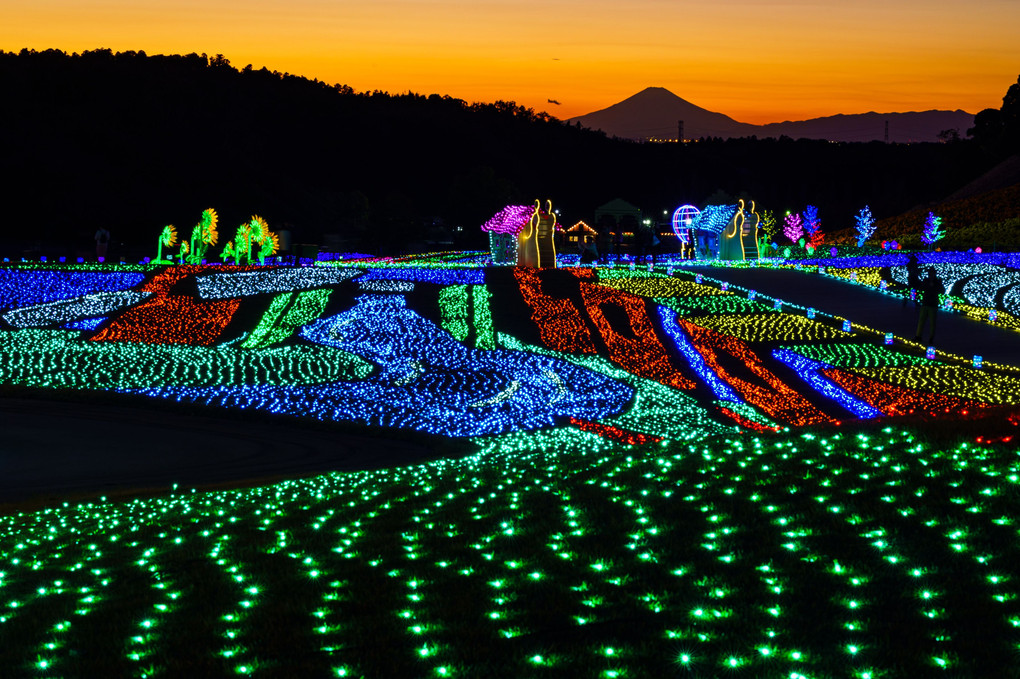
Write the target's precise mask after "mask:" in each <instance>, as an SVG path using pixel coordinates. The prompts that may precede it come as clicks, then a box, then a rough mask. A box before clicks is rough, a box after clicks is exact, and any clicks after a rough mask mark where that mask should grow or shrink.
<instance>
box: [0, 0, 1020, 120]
mask: <svg viewBox="0 0 1020 679" xmlns="http://www.w3.org/2000/svg"><path fill="white" fill-rule="evenodd" d="M1018 27H1020V0H972V1H971V2H961V1H955V0H953V1H950V0H852V1H849V0H774V1H773V0H768V1H766V0H699V1H698V2H690V1H687V0H629V1H624V0H618V1H614V2H610V1H608V0H542V1H541V2H539V1H533V0H362V1H360V2H350V1H348V0H286V1H280V0H178V1H173V2H165V1H157V0H101V1H100V0H3V2H2V3H0V49H3V50H5V51H17V50H20V49H22V48H24V47H28V48H32V49H36V50H43V49H47V48H57V49H61V50H64V51H66V52H80V51H83V50H87V49H95V48H98V47H107V48H110V49H113V50H115V51H124V50H144V51H145V52H146V53H148V54H168V53H188V52H198V53H202V52H205V53H207V54H209V55H213V54H223V55H224V56H226V57H227V58H228V59H230V61H231V63H232V64H233V65H234V66H235V67H238V68H241V67H243V66H245V65H246V64H249V63H250V64H252V65H253V66H254V67H255V68H261V67H263V66H265V67H267V68H269V69H271V70H277V71H281V72H289V73H293V74H299V75H304V76H307V77H309V78H318V79H320V80H324V81H326V82H329V83H345V84H347V85H350V86H351V87H353V88H354V89H355V90H359V91H361V90H377V89H378V90H385V91H389V92H391V93H399V92H406V91H409V90H410V91H413V92H418V93H422V94H431V93H439V94H449V95H451V96H454V97H458V98H461V99H465V100H467V101H469V102H475V101H484V102H490V101H495V100H497V99H503V100H513V101H516V102H517V103H519V104H523V105H525V106H528V107H532V108H535V109H536V110H540V111H541V110H545V111H548V112H549V113H550V114H552V115H555V116H556V117H559V118H564V119H565V118H569V117H571V116H576V115H582V114H584V113H589V112H591V111H595V110H598V109H601V108H605V107H606V106H609V105H611V104H613V103H616V102H618V101H620V100H622V99H624V98H626V97H628V96H630V95H632V94H634V93H636V92H638V91H640V90H642V89H644V88H645V87H648V86H659V87H665V88H667V89H669V90H671V91H673V92H674V93H676V94H677V95H679V96H681V97H683V98H684V99H687V100H688V101H690V102H692V103H694V104H697V105H698V106H702V107H704V108H708V109H711V110H714V111H719V112H721V113H726V114H727V115H730V116H732V117H734V118H736V119H737V120H740V121H743V122H749V123H767V122H776V121H782V120H801V119H806V118H812V117H818V116H823V115H832V114H835V113H861V112H866V111H878V112H896V111H911V110H927V109H936V108H937V109H957V108H961V109H964V110H966V111H969V112H971V113H976V112H978V111H980V110H981V109H984V108H989V107H994V108H998V107H999V106H1000V105H1001V104H1002V97H1003V95H1004V94H1005V92H1006V89H1007V88H1008V87H1009V85H1010V84H1012V83H1014V82H1016V79H1017V74H1018V73H1020V39H1018V38H1017V30H1018ZM549 99H553V100H556V101H559V102H561V104H560V105H556V104H553V103H549V101H548V100H549Z"/></svg>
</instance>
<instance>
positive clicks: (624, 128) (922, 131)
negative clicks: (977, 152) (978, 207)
mask: <svg viewBox="0 0 1020 679" xmlns="http://www.w3.org/2000/svg"><path fill="white" fill-rule="evenodd" d="M680 120H682V121H683V133H684V138H685V139H700V138H702V137H721V138H723V139H729V138H734V137H751V136H757V137H759V138H766V137H776V138H778V137H781V136H787V137H791V138H793V139H801V138H807V139H826V140H829V141H843V142H868V141H884V140H885V124H886V122H888V123H889V139H888V140H889V141H890V142H898V143H907V142H934V141H939V138H938V134H939V133H940V132H942V131H943V130H956V131H957V132H958V134H959V135H960V137H964V136H966V134H967V129H968V128H970V127H973V125H974V115H973V114H971V113H967V112H966V111H961V110H956V111H922V112H908V113H875V112H869V113H856V114H838V115H834V116H826V117H822V118H812V119H810V120H798V121H786V122H782V123H769V124H767V125H752V124H750V123H742V122H740V121H737V120H734V119H733V118H731V117H729V116H727V115H725V114H722V113H716V112H714V111H709V110H707V109H704V108H701V107H700V106H696V105H695V104H692V103H690V102H689V101H686V100H684V99H682V98H680V97H678V96H677V95H675V94H673V93H672V92H670V91H669V90H667V89H665V88H663V87H648V88H646V89H644V90H642V91H641V92H638V93H637V94H635V95H634V96H632V97H628V98H627V99H624V100H623V101H621V102H619V103H616V104H613V105H612V106H610V107H608V108H604V109H602V110H601V111H594V112H592V113H588V114H586V115H583V116H578V117H576V118H571V119H570V121H569V122H571V123H577V122H580V123H581V126H582V127H587V128H590V129H595V130H602V131H603V132H605V133H606V134H608V135H609V136H612V137H620V138H622V139H634V140H638V141H646V140H649V139H651V140H664V139H676V138H677V134H678V125H677V121H680Z"/></svg>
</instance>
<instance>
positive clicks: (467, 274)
mask: <svg viewBox="0 0 1020 679" xmlns="http://www.w3.org/2000/svg"><path fill="white" fill-rule="evenodd" d="M358 280H359V281H374V280H383V281H414V282H415V283H437V284H439V285H481V284H483V283H485V272H484V271H483V270H482V269H426V268H423V267H407V268H404V267H401V268H397V267H383V268H378V269H370V270H369V271H368V272H367V273H366V274H365V275H364V276H362V277H361V278H359V279H358Z"/></svg>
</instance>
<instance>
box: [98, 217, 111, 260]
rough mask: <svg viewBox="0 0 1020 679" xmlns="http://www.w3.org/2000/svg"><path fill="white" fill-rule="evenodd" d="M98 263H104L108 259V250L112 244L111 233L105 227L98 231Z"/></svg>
mask: <svg viewBox="0 0 1020 679" xmlns="http://www.w3.org/2000/svg"><path fill="white" fill-rule="evenodd" d="M95 239H96V261H99V262H102V261H103V260H105V259H106V248H107V246H108V245H109V244H110V232H109V231H107V230H106V227H105V226H100V227H99V230H98V231H96V235H95Z"/></svg>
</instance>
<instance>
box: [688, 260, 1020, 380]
mask: <svg viewBox="0 0 1020 679" xmlns="http://www.w3.org/2000/svg"><path fill="white" fill-rule="evenodd" d="M675 268H676V269H678V270H679V269H681V268H683V269H686V270H688V271H691V272H693V273H700V274H703V275H704V276H705V277H706V278H714V279H717V280H723V281H728V282H729V283H730V284H732V285H739V286H741V287H744V288H748V289H751V290H757V291H758V292H759V293H761V294H763V295H768V296H769V297H778V298H779V299H782V300H783V301H786V302H790V303H791V304H796V305H798V306H803V307H814V308H815V309H817V310H818V311H820V312H825V313H827V314H830V315H832V316H839V317H842V318H847V319H849V320H850V321H851V322H852V323H860V324H861V325H864V326H867V327H869V328H874V329H875V330H878V331H881V332H883V333H886V332H891V333H893V334H894V335H895V336H896V337H899V338H903V339H908V340H912V339H913V337H914V331H915V330H916V329H917V308H916V307H915V306H914V304H913V303H911V302H907V304H906V306H904V305H903V299H902V297H899V296H896V295H892V294H888V293H884V292H882V291H880V290H875V289H874V288H869V287H865V286H863V285H857V284H854V283H849V282H846V281H843V280H842V279H839V278H833V277H831V276H821V275H818V274H816V273H808V272H805V271H797V270H795V269H772V268H766V267H762V268H750V269H744V268H740V269H724V268H720V267H704V266H692V267H675ZM924 339H925V341H927V339H928V333H927V332H925V334H924ZM933 346H934V347H935V348H936V349H937V350H940V351H946V352H949V353H951V354H957V355H959V356H963V357H966V358H968V359H969V358H971V357H973V356H974V355H975V354H976V355H978V356H981V357H982V358H983V359H984V360H985V361H988V362H994V363H1003V364H1006V365H1011V366H1018V367H1020V333H1017V332H1014V331H1012V330H1006V329H1004V328H1000V327H996V326H994V325H991V324H989V323H983V322H981V321H975V320H972V319H970V318H967V317H966V316H964V315H963V314H957V313H952V312H948V311H939V312H938V319H937V323H936V332H935V342H934V343H933Z"/></svg>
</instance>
